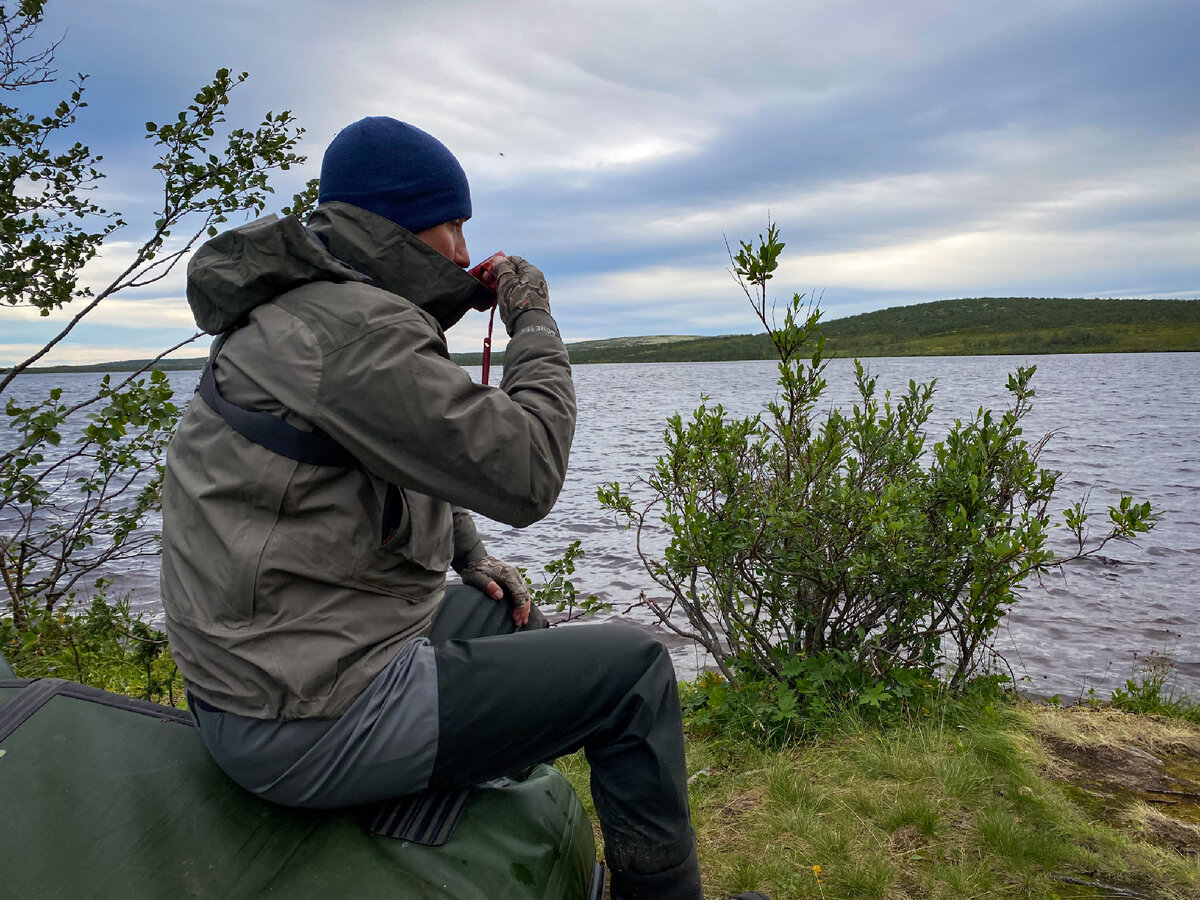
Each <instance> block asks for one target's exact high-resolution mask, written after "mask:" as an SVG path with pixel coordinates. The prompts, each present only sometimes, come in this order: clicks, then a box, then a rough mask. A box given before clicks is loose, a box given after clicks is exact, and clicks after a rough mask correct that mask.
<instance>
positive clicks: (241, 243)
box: [187, 202, 493, 334]
mask: <svg viewBox="0 0 1200 900" xmlns="http://www.w3.org/2000/svg"><path fill="white" fill-rule="evenodd" d="M316 281H333V282H345V281H358V282H365V283H367V284H373V285H375V286H376V287H379V288H382V289H383V290H385V291H389V292H391V293H393V294H398V295H400V296H402V297H404V298H405V299H407V300H409V301H410V302H412V303H414V304H416V305H417V306H419V307H420V308H421V309H423V310H425V312H427V313H429V314H430V315H431V316H433V317H434V318H435V319H436V320H437V322H438V324H439V325H441V326H442V328H449V327H450V326H452V325H454V324H455V323H456V322H457V321H458V320H459V319H461V318H462V317H463V315H465V314H466V312H467V311H468V310H470V309H471V308H473V307H476V306H484V305H486V304H487V303H489V302H490V301H491V300H492V299H493V298H492V295H491V293H490V292H489V291H488V290H487V289H486V288H484V287H483V285H482V284H480V283H479V282H478V281H477V280H476V279H475V278H474V277H472V276H471V275H469V274H467V273H466V272H465V271H464V270H463V269H461V268H459V267H458V266H457V265H455V264H454V263H453V262H451V261H450V260H448V259H446V258H445V257H444V256H442V255H441V254H440V253H438V252H437V251H436V250H434V249H432V248H431V247H429V246H427V245H426V244H425V243H423V242H422V241H420V240H418V239H417V238H416V237H414V236H413V235H412V233H411V232H408V231H406V230H405V229H403V228H401V227H400V226H399V225H396V224H394V223H393V222H390V221H389V220H387V219H385V218H383V217H382V216H377V215H375V214H374V213H371V212H368V211H366V210H364V209H359V208H358V207H356V206H351V205H350V204H348V203H340V202H333V203H323V204H321V205H320V206H319V207H317V209H316V211H315V212H314V213H313V214H312V216H311V217H310V218H309V220H308V225H307V227H306V226H304V225H302V224H301V223H300V221H299V220H298V219H296V218H295V217H294V216H287V217H286V218H282V219H280V218H278V217H277V216H273V215H272V216H267V217H265V218H262V219H258V220H256V221H254V222H250V223H249V224H246V225H242V226H241V227H238V228H233V229H230V230H229V231H226V232H223V233H222V234H219V235H217V236H216V237H215V238H213V239H212V240H210V241H208V242H207V243H205V244H204V245H203V246H202V247H201V248H200V249H199V250H197V251H196V253H195V255H194V256H193V257H192V259H191V261H190V262H189V263H188V280H187V299H188V305H189V306H190V307H191V308H192V315H193V316H194V317H195V319H196V324H197V325H198V326H200V328H202V329H203V330H204V331H206V332H208V333H209V334H220V333H221V332H223V331H227V330H229V329H230V328H231V327H233V326H234V325H236V324H237V323H238V322H240V321H241V320H242V319H244V318H245V316H246V315H247V314H248V313H249V312H250V311H251V310H252V309H254V308H255V307H257V306H261V305H262V304H263V303H268V302H270V301H271V300H274V299H275V298H276V297H278V296H279V295H281V294H284V293H286V292H287V291H290V290H292V289H294V288H297V287H300V286H302V285H305V284H310V283H312V282H316Z"/></svg>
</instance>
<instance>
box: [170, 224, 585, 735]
mask: <svg viewBox="0 0 1200 900" xmlns="http://www.w3.org/2000/svg"><path fill="white" fill-rule="evenodd" d="M480 290H482V288H481V286H480V285H479V284H478V282H476V281H475V279H474V278H472V277H471V276H470V275H468V274H467V273H466V272H464V271H463V270H462V269H460V268H459V267H458V266H456V265H455V264H454V263H452V262H450V261H449V260H447V259H445V258H444V257H442V256H441V255H440V254H438V253H437V252H436V251H434V250H432V249H430V248H429V247H427V246H426V245H425V244H423V243H422V242H421V241H419V240H417V239H416V238H415V237H413V235H412V234H410V233H409V232H407V231H405V230H404V229H403V228H400V227H399V226H397V225H394V224H393V223H391V222H390V221H388V220H387V219H384V218H382V217H380V216H377V215H375V214H373V213H369V212H366V211H364V210H362V209H359V208H357V207H354V206H351V205H349V204H345V203H326V204H323V205H322V206H320V207H319V208H318V209H317V211H316V212H315V213H314V214H313V217H312V218H311V219H310V221H309V225H308V227H307V228H306V227H305V226H303V225H301V223H300V222H299V221H297V220H296V219H295V218H292V217H288V218H285V219H275V218H274V217H271V218H268V219H262V220H259V221H257V222H252V223H250V224H248V225H246V226H243V227H241V228H236V229H233V230H232V231H228V232H225V233H224V234H221V235H219V236H217V237H215V238H213V239H212V240H211V241H209V242H208V243H207V244H205V245H204V246H203V247H202V248H201V249H200V250H199V251H197V253H196V255H195V257H194V258H193V260H192V262H191V264H190V265H189V267H188V301H189V303H190V304H191V306H192V311H193V313H194V314H195V316H196V321H197V323H198V324H199V325H200V327H201V328H203V329H204V330H205V331H208V332H210V333H213V334H217V333H220V332H224V331H227V330H229V329H233V331H232V333H231V334H230V335H229V337H228V339H227V340H226V342H225V345H224V347H223V348H222V349H221V350H220V353H219V356H218V358H217V361H216V366H215V367H214V374H215V376H216V384H217V386H218V389H219V391H220V393H221V394H222V395H223V396H224V397H225V399H226V400H228V401H231V402H232V403H235V404H237V405H238V406H241V407H244V408H247V409H251V410H262V411H266V412H270V413H272V414H274V415H275V416H278V417H280V418H282V419H284V421H286V422H287V423H288V424H290V425H292V426H294V427H296V428H299V429H301V430H305V431H310V430H314V429H319V430H320V431H322V432H324V433H325V434H326V435H328V436H329V437H331V438H333V440H335V441H337V442H338V443H339V444H341V445H342V447H344V448H345V449H346V450H347V451H349V453H350V454H351V455H352V456H353V457H354V459H355V460H356V461H357V465H355V466H318V465H311V464H308V463H302V462H297V461H295V460H292V459H289V458H287V457H285V456H280V455H278V454H276V453H273V452H272V451H270V450H267V449H265V448H264V447H261V446H259V445H258V444H255V443H252V442H251V441H249V440H247V439H246V438H244V437H243V436H242V435H241V434H239V433H238V432H236V431H234V430H233V429H232V428H231V427H230V426H229V425H228V424H226V422H225V420H224V419H222V418H221V417H220V416H219V415H217V413H215V412H214V411H213V410H212V409H210V408H209V407H208V405H207V404H206V403H205V402H204V400H202V399H201V398H200V397H199V396H196V397H194V398H193V400H192V402H191V404H190V405H189V407H188V410H187V413H186V414H185V415H184V417H183V420H182V422H181V423H180V426H179V430H178V432H177V433H176V435H175V437H174V439H173V440H172V442H171V445H170V448H169V450H168V454H167V464H166V475H165V480H164V484H163V531H162V598H163V608H164V609H165V611H166V623H167V630H168V633H169V635H170V638H171V647H172V651H173V653H174V657H175V661H176V662H177V663H178V665H179V668H180V671H181V672H182V673H183V676H184V678H185V679H186V680H187V683H188V686H189V689H190V690H191V691H192V692H193V694H194V695H195V696H196V697H198V698H199V699H200V700H202V701H205V702H207V703H209V704H212V705H213V706H216V707H218V708H219V709H222V710H226V711H228V712H233V713H237V714H239V715H243V716H250V717H254V718H264V719H280V720H289V719H297V718H331V717H335V716H338V715H340V714H341V713H342V712H344V711H345V710H346V708H347V707H349V705H350V704H351V702H352V701H353V700H354V698H355V697H356V696H357V695H358V694H359V693H360V692H361V691H362V690H363V688H364V687H366V685H367V684H368V683H369V682H370V681H371V679H372V678H373V677H374V676H375V675H376V674H377V673H378V672H379V671H380V670H381V669H382V668H383V667H384V666H385V665H386V664H387V663H388V661H389V660H390V659H391V658H392V657H393V656H394V655H395V653H396V652H397V651H398V650H399V648H400V647H401V646H402V645H403V644H404V643H405V642H406V641H407V640H409V639H410V638H413V637H415V636H419V635H422V634H424V633H425V632H426V631H427V630H428V628H429V623H430V618H431V617H432V615H433V612H434V610H435V609H436V608H437V605H438V603H439V602H440V601H441V598H442V595H443V592H444V587H445V574H446V570H447V568H448V567H450V566H451V564H453V565H454V566H455V567H456V568H462V567H463V566H464V565H466V564H467V563H469V562H472V561H474V560H476V559H478V558H480V557H482V556H484V555H485V552H484V549H483V545H482V543H481V542H480V540H479V537H478V535H477V534H476V531H475V526H474V523H473V522H472V521H471V518H470V515H469V514H468V513H467V512H466V510H468V509H469V510H475V511H477V512H479V513H482V514H483V515H485V516H488V517H490V518H492V519H496V520H498V521H500V522H504V523H507V524H510V525H514V526H518V527H520V526H524V525H528V524H530V523H532V522H535V521H537V520H538V519H540V518H542V517H543V516H545V515H546V514H547V513H548V512H549V511H550V509H551V508H552V507H553V505H554V503H555V501H556V499H557V498H558V493H559V490H560V489H561V488H562V484H563V479H564V477H565V475H566V470H567V456H568V453H569V451H570V446H571V439H572V436H573V434H574V428H575V394H574V388H573V386H572V382H571V369H570V364H569V362H568V359H567V353H566V350H565V349H564V347H563V344H562V341H561V339H560V338H559V336H558V331H557V328H556V327H555V325H554V320H553V319H552V318H551V317H550V316H549V315H548V314H546V313H544V312H541V311H530V312H526V313H524V314H522V315H521V316H520V317H519V318H518V320H517V322H516V332H515V334H514V335H513V336H512V339H511V341H510V342H509V345H508V348H507V351H506V354H505V366H504V377H503V380H502V382H501V384H500V386H499V389H497V388H495V387H485V386H482V385H478V384H475V383H473V382H472V381H471V379H470V377H469V376H468V375H467V373H466V372H464V371H463V370H462V369H461V368H460V367H459V366H457V365H456V364H455V363H453V362H451V360H450V358H449V355H448V353H447V349H446V340H445V335H444V333H443V329H444V328H448V327H449V326H450V325H453V324H454V323H455V322H456V321H458V319H459V318H461V317H462V315H463V314H464V313H465V312H466V311H467V310H468V309H469V308H470V307H471V306H472V305H473V304H474V303H477V302H478V301H479V300H480V299H481V295H480V294H479V293H478V292H479V291H480ZM390 484H391V485H396V486H397V487H398V488H399V489H400V490H399V492H398V493H397V492H396V491H390V492H389V489H388V486H389V485H390ZM389 494H390V496H391V497H392V500H391V501H389V502H385V501H388V497H389ZM397 499H398V500H399V501H401V502H399V503H397V502H396V500H397Z"/></svg>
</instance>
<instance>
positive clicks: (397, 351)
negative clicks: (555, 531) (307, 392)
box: [313, 307, 575, 555]
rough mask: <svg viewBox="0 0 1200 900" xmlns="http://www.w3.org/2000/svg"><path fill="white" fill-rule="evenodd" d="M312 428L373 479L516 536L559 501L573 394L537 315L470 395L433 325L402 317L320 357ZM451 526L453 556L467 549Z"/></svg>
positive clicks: (549, 327) (553, 332) (550, 329)
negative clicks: (492, 382)
mask: <svg viewBox="0 0 1200 900" xmlns="http://www.w3.org/2000/svg"><path fill="white" fill-rule="evenodd" d="M313 422H314V424H316V425H317V426H319V427H320V428H321V429H323V430H324V431H325V432H326V433H328V434H329V435H330V436H331V437H332V438H334V440H336V441H338V442H339V443H341V444H342V445H343V446H344V447H345V448H346V449H347V450H349V451H350V453H351V454H353V455H354V456H355V457H356V458H357V459H358V460H359V461H360V462H361V463H362V464H363V465H364V466H365V467H366V468H368V469H369V470H370V471H372V472H373V473H375V474H376V475H379V476H380V477H382V478H384V479H387V480H388V481H392V482H394V483H396V484H398V485H400V486H402V487H406V488H412V489H414V490H417V491H420V492H422V493H425V494H429V495H431V496H434V497H439V498H441V499H443V500H446V501H448V502H449V503H451V504H453V505H455V506H459V507H463V508H465V509H470V510H474V511H476V512H478V513H481V514H482V515H485V516H487V517H489V518H491V519H495V520H496V521H499V522H503V523H505V524H508V525H513V526H516V527H523V526H525V525H529V524H531V523H533V522H536V521H537V520H539V519H541V518H542V517H544V516H545V515H546V514H547V513H548V512H550V510H551V509H552V508H553V506H554V503H555V501H556V500H557V499H558V494H559V491H560V490H561V489H562V485H563V480H564V479H565V477H566V472H567V460H568V456H569V454H570V449H571V440H572V438H573V437H574V433H575V389H574V385H573V383H572V381H571V366H570V362H569V360H568V358H567V351H566V348H565V347H564V346H563V343H562V339H561V338H560V337H559V335H558V329H557V327H556V326H555V324H554V320H553V319H552V318H551V317H550V315H549V314H547V313H543V312H541V311H530V312H527V313H525V314H523V315H522V316H521V318H520V321H519V323H518V330H517V333H516V334H515V335H514V336H513V337H512V339H511V340H510V341H509V344H508V348H507V350H506V352H505V366H504V378H503V380H502V382H501V384H500V386H499V388H496V387H487V386H484V385H479V384H475V383H474V382H473V381H472V380H471V378H470V376H469V375H468V374H467V373H466V372H465V371H464V370H463V369H462V368H461V367H460V366H458V365H457V364H456V363H454V362H452V361H451V360H450V358H449V356H448V354H447V351H446V344H445V339H444V337H443V336H442V334H441V331H440V329H439V328H438V327H437V326H436V324H435V323H434V322H433V320H432V319H431V318H430V317H428V316H426V315H425V314H424V313H422V312H421V311H419V310H418V309H416V307H409V308H407V309H405V310H403V311H402V312H399V313H397V314H395V315H392V316H389V317H388V319H387V321H385V322H380V323H378V325H377V326H376V327H373V328H372V329H370V330H369V331H368V332H367V333H365V334H360V335H359V336H358V337H357V338H356V339H355V340H354V341H352V342H350V343H348V344H346V345H344V346H339V347H336V348H333V349H331V350H327V352H326V353H325V358H324V360H323V363H322V372H321V379H320V385H319V388H318V393H317V403H316V406H315V408H314V410H313ZM457 524H458V523H457V517H456V529H455V535H456V537H455V553H456V555H457V554H458V553H459V552H460V551H464V550H468V548H466V547H465V546H464V545H465V543H466V542H468V541H469V535H468V534H467V532H466V530H465V524H464V531H463V537H462V540H463V545H460V543H459V536H458V531H459V530H458V527H457ZM471 531H474V526H473V524H472V526H471ZM476 539H477V538H476ZM468 552H469V551H468Z"/></svg>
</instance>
